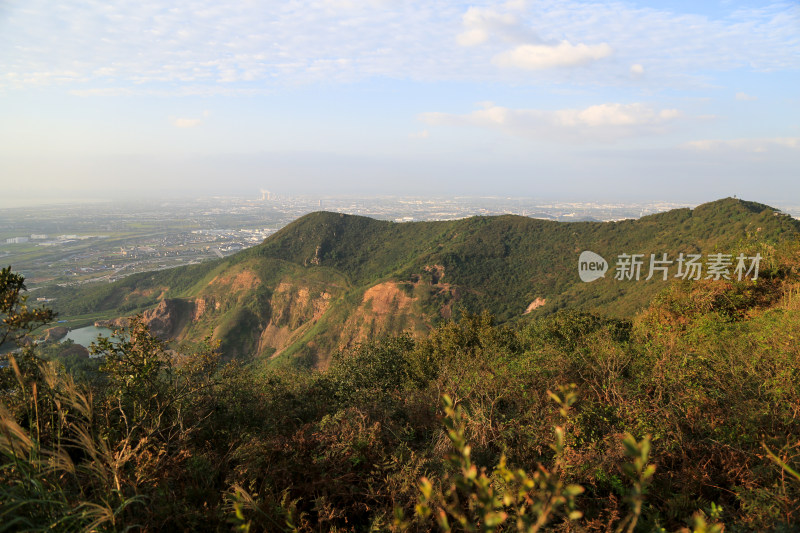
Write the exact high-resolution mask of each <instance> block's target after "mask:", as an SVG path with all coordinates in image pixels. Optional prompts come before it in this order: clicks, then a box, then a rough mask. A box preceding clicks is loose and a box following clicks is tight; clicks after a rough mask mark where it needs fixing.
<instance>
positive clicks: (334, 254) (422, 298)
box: [51, 199, 800, 367]
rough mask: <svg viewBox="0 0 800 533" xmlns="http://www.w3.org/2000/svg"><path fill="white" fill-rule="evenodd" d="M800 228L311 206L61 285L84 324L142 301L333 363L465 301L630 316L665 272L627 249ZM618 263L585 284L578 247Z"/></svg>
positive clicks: (159, 317)
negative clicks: (655, 272)
mask: <svg viewBox="0 0 800 533" xmlns="http://www.w3.org/2000/svg"><path fill="white" fill-rule="evenodd" d="M798 232H800V223H798V221H796V220H794V219H792V218H791V217H788V216H785V215H781V214H779V213H778V212H777V211H775V210H774V209H772V208H770V207H768V206H765V205H761V204H756V203H752V202H745V201H741V200H736V199H725V200H720V201H717V202H712V203H709V204H704V205H701V206H699V207H697V208H695V209H693V210H689V209H680V210H675V211H669V212H666V213H661V214H657V215H652V216H648V217H643V218H641V219H638V220H625V221H621V222H605V223H600V222H575V223H563V222H552V221H545V220H535V219H530V218H525V217H520V216H511V215H508V216H500V217H473V218H468V219H463V220H456V221H449V222H418V223H402V224H399V223H393V222H387V221H379V220H374V219H370V218H366V217H358V216H349V215H341V214H336V213H323V212H320V213H312V214H310V215H307V216H305V217H302V218H300V219H299V220H297V221H295V222H294V223H292V224H290V225H289V226H287V227H285V228H284V229H282V230H281V231H279V232H278V233H276V234H275V235H273V236H271V237H270V238H268V239H267V240H266V241H265V242H264V243H263V244H261V245H259V246H257V247H254V248H251V249H249V250H246V251H244V252H241V253H239V254H236V255H234V256H232V257H229V258H226V259H222V260H219V261H215V262H210V263H204V264H200V265H194V266H189V267H182V268H175V269H171V270H167V271H161V272H152V273H147V274H141V275H135V276H131V277H129V278H126V279H124V280H121V281H119V282H116V283H114V284H110V285H103V286H94V287H86V286H84V287H81V288H80V289H61V290H60V291H54V292H53V293H52V294H51V296H54V297H56V301H55V304H54V305H55V308H56V310H57V311H58V312H59V313H60V314H61V316H62V317H69V318H75V317H78V318H79V319H80V317H83V320H85V322H87V323H91V322H93V321H94V320H97V319H114V318H116V317H122V316H130V315H133V314H134V313H136V312H141V311H145V310H147V313H146V315H145V320H146V321H147V322H148V323H152V324H156V329H157V330H158V331H160V336H161V337H162V338H164V339H169V340H174V341H176V343H178V344H180V343H182V345H183V346H189V345H191V344H196V343H198V342H199V341H201V340H202V339H204V338H205V337H206V336H207V335H208V334H209V333H211V334H213V337H214V338H215V339H218V340H219V341H220V342H221V343H222V352H223V354H224V356H225V357H227V358H232V357H243V358H246V359H250V358H264V359H265V360H267V361H270V362H272V363H278V364H281V363H282V364H290V365H292V366H301V367H302V366H317V367H325V366H326V365H327V364H328V363H329V361H330V358H331V356H332V354H334V353H336V352H337V351H339V350H341V349H345V348H348V347H351V346H354V345H356V344H358V343H359V342H363V341H365V340H368V339H370V338H372V337H374V336H375V335H382V334H398V333H402V332H408V333H410V334H411V335H412V336H420V335H424V334H425V333H426V332H428V331H430V330H431V329H432V328H433V327H435V326H437V325H438V324H441V323H442V322H443V321H446V320H448V319H450V318H452V317H457V316H459V315H460V313H463V312H466V313H481V312H483V311H488V312H489V313H490V314H492V316H494V317H495V319H496V320H497V321H498V323H513V322H517V321H525V320H528V319H530V318H532V317H535V316H544V315H547V314H550V313H553V312H555V311H557V310H559V309H572V310H582V311H587V312H600V313H604V314H608V315H611V316H616V317H618V318H630V317H632V316H633V315H634V314H635V313H636V312H638V311H640V310H641V309H643V308H644V307H645V306H646V305H647V303H648V302H649V301H650V300H651V299H652V297H653V296H655V294H657V293H658V292H659V291H661V290H663V288H664V287H665V283H666V282H665V281H663V279H660V278H659V277H656V278H655V279H652V280H650V281H645V279H644V278H645V277H646V274H647V271H646V270H645V271H644V273H643V275H642V276H641V279H640V280H638V281H633V280H623V281H620V280H615V279H614V271H613V261H614V258H616V257H618V256H619V255H620V254H643V255H644V256H645V257H648V258H649V257H650V254H656V255H657V256H658V257H661V254H665V253H666V254H668V255H669V256H670V257H671V258H673V259H674V258H676V257H677V256H678V254H680V253H685V254H702V255H704V256H707V255H708V254H712V253H729V254H732V256H733V257H736V256H737V254H740V253H744V254H747V256H748V257H750V256H755V254H761V256H763V257H764V258H765V261H766V258H768V257H771V253H772V252H771V250H772V248H773V247H774V246H775V245H776V244H778V243H780V242H782V241H784V240H786V239H791V238H792V237H793V236H795V235H797V234H798ZM584 250H591V251H593V252H596V253H599V254H600V255H601V256H603V257H605V258H606V259H607V260H608V261H609V263H612V266H611V269H612V270H611V271H610V272H609V273H608V274H607V275H606V277H605V278H603V279H599V280H597V281H595V282H592V283H583V282H581V281H580V279H579V277H578V271H577V267H578V257H579V255H580V253H581V252H582V251H584Z"/></svg>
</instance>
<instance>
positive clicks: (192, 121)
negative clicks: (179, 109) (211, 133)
mask: <svg viewBox="0 0 800 533" xmlns="http://www.w3.org/2000/svg"><path fill="white" fill-rule="evenodd" d="M203 116H204V117H207V116H208V112H205V113H203ZM169 121H170V122H172V125H173V126H175V127H176V128H194V127H196V126H199V125H200V124H202V123H203V119H201V118H180V117H169Z"/></svg>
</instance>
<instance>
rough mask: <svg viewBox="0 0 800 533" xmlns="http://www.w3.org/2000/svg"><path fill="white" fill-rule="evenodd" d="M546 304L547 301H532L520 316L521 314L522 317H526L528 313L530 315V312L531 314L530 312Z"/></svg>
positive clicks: (541, 299) (538, 299) (537, 299)
mask: <svg viewBox="0 0 800 533" xmlns="http://www.w3.org/2000/svg"><path fill="white" fill-rule="evenodd" d="M546 303H547V300H545V299H544V298H536V299H535V300H534V301H532V302H531V303H530V304H529V305H528V308H527V309H525V312H524V313H522V314H523V315H527V314H528V313H530V312H531V311H533V310H534V309H539V308H540V307H541V306H543V305H544V304H546Z"/></svg>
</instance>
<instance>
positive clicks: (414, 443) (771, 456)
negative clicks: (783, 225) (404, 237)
mask: <svg viewBox="0 0 800 533" xmlns="http://www.w3.org/2000/svg"><path fill="white" fill-rule="evenodd" d="M767 263H768V264H766V265H765V268H764V269H763V270H762V272H761V275H760V277H759V279H758V280H756V281H752V280H745V281H742V282H736V281H725V280H720V281H714V280H701V281H674V282H673V283H671V284H669V285H668V286H667V287H666V288H665V289H664V290H662V292H661V293H659V295H658V296H657V297H656V298H655V299H654V300H653V301H652V303H651V304H650V305H649V306H647V307H646V309H644V310H643V311H641V312H639V313H637V314H636V315H634V316H633V317H631V318H630V319H620V318H615V317H608V316H602V315H598V314H588V313H582V312H577V311H560V312H556V313H553V314H549V315H546V316H542V317H533V318H531V319H529V320H526V321H524V322H515V323H513V324H510V325H500V324H498V323H497V322H496V320H494V318H493V317H492V316H491V315H489V314H482V315H471V314H467V315H464V316H463V317H461V318H460V320H458V321H445V322H444V323H442V324H441V325H440V326H438V327H436V328H434V329H433V330H432V331H431V332H430V333H428V334H426V335H422V336H419V337H417V338H413V337H411V336H408V335H401V336H388V337H382V338H375V339H372V340H371V341H369V342H366V343H363V344H360V345H358V346H354V347H351V348H349V349H345V350H344V351H342V352H340V353H338V354H337V355H336V356H335V357H334V358H333V359H332V361H331V363H330V366H329V368H328V369H327V370H326V371H324V372H309V371H304V370H297V369H290V368H283V369H278V368H267V369H265V368H264V367H258V368H253V367H249V368H248V367H247V366H245V365H243V364H242V363H241V361H238V360H234V361H231V362H228V363H225V362H223V361H221V360H220V358H219V353H218V352H217V351H216V350H215V348H214V345H213V343H212V344H210V345H206V346H204V347H202V349H200V350H198V351H195V352H174V351H169V350H166V348H165V346H164V345H163V344H162V343H161V342H160V341H158V340H157V339H154V338H153V337H152V336H151V335H150V334H149V333H148V331H147V329H146V327H145V326H144V324H143V322H141V321H140V320H134V321H133V322H132V324H131V326H130V327H129V329H128V330H127V336H125V337H121V338H120V339H118V340H116V341H114V342H109V341H104V342H101V343H100V344H99V345H97V346H96V347H94V348H93V351H94V353H95V354H96V355H98V356H100V357H99V358H98V359H92V360H86V361H85V362H83V363H81V364H80V365H72V364H71V363H70V362H68V366H69V367H70V368H73V370H77V371H80V376H81V377H80V378H75V377H73V375H74V374H73V375H71V374H70V372H71V371H70V369H69V368H67V369H65V368H64V367H63V366H61V362H60V361H59V359H58V358H57V357H56V358H55V360H54V361H53V362H51V363H47V362H46V361H44V360H43V359H42V357H48V354H47V352H46V346H45V347H36V348H34V347H29V348H28V349H26V350H24V351H23V352H21V353H18V354H16V355H14V356H13V359H11V360H10V361H9V362H10V364H9V365H6V366H4V367H3V368H2V369H0V379H2V385H0V391H2V404H3V408H2V411H0V452H2V457H1V458H0V461H2V463H0V517H2V520H0V530H15V531H16V530H26V531H34V530H40V531H44V530H62V531H68V530H93V531H94V530H97V531H100V530H102V531H124V530H129V529H131V528H132V529H134V530H144V531H164V530H170V531H231V530H239V531H389V530H394V531H430V530H442V531H449V530H454V531H461V530H464V531H545V530H548V531H574V532H578V531H591V532H595V531H597V532H601V531H641V532H645V531H693V532H697V533H700V532H711V531H713V532H721V531H723V528H724V531H727V532H762V531H794V530H795V529H796V526H797V523H798V522H800V505H799V504H798V502H800V475H798V473H797V472H798V471H800V461H798V442H800V426H798V419H799V418H798V414H799V413H800V379H798V378H799V377H800V345H799V344H798V338H797V332H798V331H800V243H797V242H785V243H783V244H781V245H779V246H776V247H774V248H773V249H772V254H771V256H770V261H768V262H767ZM12 281H13V279H12ZM6 285H8V284H6ZM17 286H19V285H17ZM3 289H4V290H3V293H4V299H3V301H4V302H5V307H4V308H3V310H2V312H3V319H4V321H3V328H4V329H3V332H11V333H15V332H18V331H19V329H18V328H24V327H25V326H26V325H27V324H29V323H30V324H35V323H38V322H39V321H44V320H47V319H48V318H49V317H47V316H46V315H36V314H30V313H27V314H26V312H25V309H24V307H22V306H21V305H20V301H19V299H18V298H17V297H16V296H15V293H14V292H13V291H11V292H9V291H8V290H5V289H6V287H3ZM20 294H21V293H20ZM43 350H44V351H43ZM50 357H53V356H52V355H51V356H50ZM75 379H78V382H75Z"/></svg>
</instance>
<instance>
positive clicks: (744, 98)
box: [736, 93, 758, 102]
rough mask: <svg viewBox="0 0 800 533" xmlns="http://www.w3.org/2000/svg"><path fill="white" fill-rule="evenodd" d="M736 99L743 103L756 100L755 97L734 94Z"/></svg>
mask: <svg viewBox="0 0 800 533" xmlns="http://www.w3.org/2000/svg"><path fill="white" fill-rule="evenodd" d="M736 99H737V100H741V101H743V102H752V101H755V100H758V97H757V96H751V95H749V94H747V93H736Z"/></svg>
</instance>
